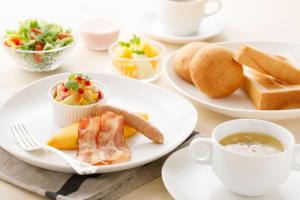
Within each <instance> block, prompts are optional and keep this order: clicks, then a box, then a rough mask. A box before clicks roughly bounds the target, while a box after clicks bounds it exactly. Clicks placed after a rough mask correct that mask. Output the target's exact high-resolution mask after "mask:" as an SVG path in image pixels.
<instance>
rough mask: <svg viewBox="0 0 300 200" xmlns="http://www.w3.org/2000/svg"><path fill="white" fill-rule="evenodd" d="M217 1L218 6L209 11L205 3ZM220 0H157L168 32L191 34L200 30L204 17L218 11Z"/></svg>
mask: <svg viewBox="0 0 300 200" xmlns="http://www.w3.org/2000/svg"><path fill="white" fill-rule="evenodd" d="M208 2H216V3H217V8H216V9H215V10H214V11H212V12H210V13H207V12H205V5H206V4H207V3H208ZM221 7H222V4H221V2H220V0H157V8H156V11H157V16H158V18H159V19H160V22H161V23H162V25H163V28H164V29H165V31H166V32H167V33H170V34H173V35H191V34H194V33H196V32H197V31H198V29H199V27H200V25H201V22H202V20H203V18H204V17H207V16H210V15H213V14H215V13H217V12H218V11H219V10H220V9H221Z"/></svg>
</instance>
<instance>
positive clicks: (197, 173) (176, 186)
mask: <svg viewBox="0 0 300 200" xmlns="http://www.w3.org/2000/svg"><path fill="white" fill-rule="evenodd" d="M162 179H163V182H164V184H165V186H166V188H167V190H168V191H169V193H170V194H171V195H172V197H173V198H174V199H180V200H198V199H201V200H298V199H299V197H300V190H299V185H300V173H299V172H292V173H291V175H290V177H289V179H288V180H287V181H286V182H285V183H284V184H283V185H281V187H280V188H279V189H278V190H276V191H274V192H273V193H271V194H268V195H266V196H261V197H251V198H250V197H245V196H241V195H238V194H235V193H233V192H230V191H229V190H227V189H226V188H225V187H224V186H223V185H222V183H221V182H220V181H219V179H218V178H217V177H216V176H215V175H214V173H213V171H212V170H211V167H210V166H209V165H200V164H196V163H194V162H193V161H192V160H191V159H190V157H189V155H188V147H186V148H183V149H180V150H178V151H176V152H175V153H173V154H172V155H171V156H169V158H168V159H167V160H166V161H165V163H164V165H163V168H162ZM245 181H247V180H245Z"/></svg>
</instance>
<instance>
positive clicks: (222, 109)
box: [164, 41, 300, 121]
mask: <svg viewBox="0 0 300 200" xmlns="http://www.w3.org/2000/svg"><path fill="white" fill-rule="evenodd" d="M243 43H248V44H250V45H253V46H255V47H257V48H259V49H261V50H263V51H266V52H269V53H271V54H275V55H283V56H288V57H292V58H293V60H294V61H295V62H297V61H298V62H297V63H300V44H299V43H293V42H272V41H236V42H221V43H216V44H218V45H221V46H224V47H227V48H229V49H231V50H237V49H238V48H239V46H240V45H241V44H243ZM175 53H176V51H175V52H173V53H171V54H170V55H169V57H168V58H167V59H166V61H165V66H164V70H165V74H166V76H167V78H168V80H169V81H170V83H171V84H172V85H173V86H174V87H175V88H176V89H177V90H178V91H179V92H180V93H182V94H183V95H185V96H187V97H189V98H191V99H193V100H195V101H196V102H198V103H199V104H201V105H202V106H204V107H205V108H208V109H210V110H213V111H215V112H218V113H220V114H224V115H227V116H231V117H235V118H255V119H264V120H272V121H275V120H283V119H290V118H297V117H300V109H285V110H257V109H256V108H255V107H254V105H253V104H252V102H251V101H250V99H249V98H248V96H247V95H246V94H245V93H244V92H243V91H242V90H241V89H238V90H237V91H235V92H234V93H233V94H232V95H230V96H228V97H225V98H210V97H207V96H206V95H204V94H203V93H202V92H200V91H199V90H198V89H196V88H195V87H194V86H193V85H192V84H190V83H188V82H186V81H184V80H183V79H181V78H180V77H179V76H178V75H177V74H176V72H175V68H174V65H173V59H174V56H175Z"/></svg>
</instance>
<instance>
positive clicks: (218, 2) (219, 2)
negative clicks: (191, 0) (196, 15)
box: [204, 0, 222, 17]
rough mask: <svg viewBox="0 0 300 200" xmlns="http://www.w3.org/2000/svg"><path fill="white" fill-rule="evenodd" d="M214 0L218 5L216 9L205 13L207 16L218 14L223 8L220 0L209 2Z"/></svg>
mask: <svg viewBox="0 0 300 200" xmlns="http://www.w3.org/2000/svg"><path fill="white" fill-rule="evenodd" d="M213 2H215V3H217V5H218V7H217V8H216V9H215V10H214V11H212V12H210V13H204V16H205V17H208V16H211V15H213V14H216V13H217V12H219V11H220V10H221V8H222V3H221V1H220V0H208V1H207V3H213Z"/></svg>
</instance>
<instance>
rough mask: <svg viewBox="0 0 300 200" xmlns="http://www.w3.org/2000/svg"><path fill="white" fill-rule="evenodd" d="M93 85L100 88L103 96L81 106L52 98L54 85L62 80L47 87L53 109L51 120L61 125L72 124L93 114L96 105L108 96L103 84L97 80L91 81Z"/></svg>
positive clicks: (104, 100) (103, 101)
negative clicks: (98, 99)
mask: <svg viewBox="0 0 300 200" xmlns="http://www.w3.org/2000/svg"><path fill="white" fill-rule="evenodd" d="M91 82H92V84H93V85H95V87H97V88H98V89H100V91H101V92H102V95H103V98H102V99H101V100H100V101H98V102H96V103H93V104H90V105H83V106H77V105H67V104H63V103H61V102H59V101H56V100H55V99H54V98H53V94H54V90H55V88H56V86H57V85H58V84H60V83H62V81H59V82H57V83H55V84H54V85H53V86H52V87H50V89H49V97H50V101H51V104H52V111H53V120H54V122H55V123H56V124H57V125H59V126H61V127H64V126H67V125H70V124H73V123H75V122H78V121H79V120H81V119H82V118H84V117H89V116H94V115H96V108H97V106H98V105H100V104H103V103H105V102H106V100H107V97H108V90H107V88H106V87H105V86H103V85H102V84H100V83H98V82H97V81H91Z"/></svg>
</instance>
